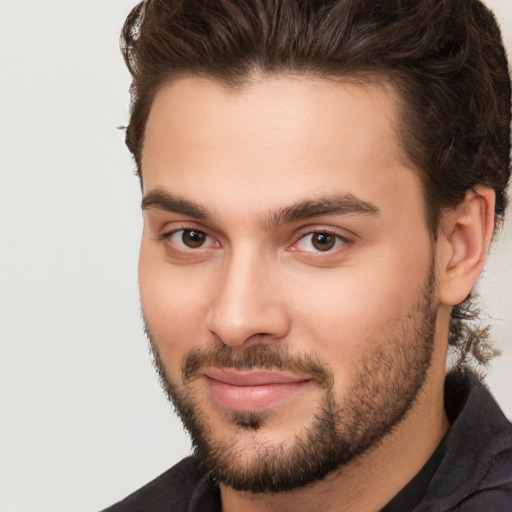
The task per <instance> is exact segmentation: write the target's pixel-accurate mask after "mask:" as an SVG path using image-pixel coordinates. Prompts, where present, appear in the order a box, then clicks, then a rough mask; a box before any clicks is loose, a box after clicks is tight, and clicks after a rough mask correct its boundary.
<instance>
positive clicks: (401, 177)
mask: <svg viewBox="0 0 512 512" xmlns="http://www.w3.org/2000/svg"><path fill="white" fill-rule="evenodd" d="M396 107H397V98H396V94H395V92H394V90H393V89H392V88H391V87H390V86H389V85H387V84H377V83H373V84H365V85H360V84H354V83H348V82H347V83H340V82H333V81H327V80H324V79H317V78H311V77H304V76H283V77H272V78H261V79H258V80H254V81H253V82H250V83H248V84H246V85H245V86H243V87H241V88H239V89H232V88H227V87H225V86H223V85H222V84H220V83H218V82H215V81H213V80H207V79H198V78H183V79H179V80H176V81H173V82H171V83H169V84H167V85H166V86H164V87H163V88H162V89H161V90H160V91H159V93H158V94H157V96H156V98H155V100H154V103H153V106H152V109H151V112H150V115H149V118H148V122H147V126H146V137H145V142H144V150H143V153H142V173H143V181H144V189H145V192H147V191H151V190H155V189H163V190H167V191H169V192H172V193H178V194H179V195H184V196H186V197H187V198H191V199H193V200H195V201H197V202H199V203H200V204H205V205H206V206H208V205H209V204H210V205H211V206H212V209H214V210H215V208H217V207H219V206H220V205H222V208H223V209H227V208H228V205H230V204H232V203H235V202H239V203H240V204H241V203H244V204H245V205H246V207H247V208H249V206H254V208H255V209H258V208H259V209H264V208H265V209H272V208H279V207H281V206H283V203H284V202H293V201H297V200H303V199H305V198H307V197H308V196H309V197H313V198H314V196H315V195H319V196H325V195H326V194H327V195H329V194H333V193H340V192H341V193H350V194H353V195H356V196H357V197H359V198H361V199H362V200H369V201H373V200H375V199H378V198H379V196H382V198H386V197H387V200H388V201H390V202H393V201H396V200H397V199H398V198H399V197H400V195H401V194H403V193H404V190H408V189H410V192H411V193H412V195H414V196H415V199H416V201H417V200H418V198H419V196H420V189H421V183H420V182H419V178H418V175H417V173H416V172H415V171H414V170H412V169H411V168H410V165H409V164H408V163H407V161H406V159H405V157H404V155H403V152H402V148H401V145H400V143H399V140H398V137H397V131H396V125H397V122H396V117H397V116H396V111H397V108H396ZM397 188H398V189H399V190H397ZM214 203H216V204H214Z"/></svg>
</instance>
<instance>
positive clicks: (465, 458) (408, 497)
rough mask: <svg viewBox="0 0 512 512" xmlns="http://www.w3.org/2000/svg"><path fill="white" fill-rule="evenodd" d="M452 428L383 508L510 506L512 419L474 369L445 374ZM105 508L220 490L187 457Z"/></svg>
mask: <svg viewBox="0 0 512 512" xmlns="http://www.w3.org/2000/svg"><path fill="white" fill-rule="evenodd" d="M445 409H446V412H447V415H448V419H449V420H450V424H451V427H450V430H449V431H448V433H447V434H446V436H445V438H444V439H443V440H442V442H441V443H440V445H439V446H438V448H437V449H436V451H435V452H434V453H433V455H432V456H431V457H430V459H429V460H428V461H427V463H426V464H425V466H424V467H423V468H422V469H421V471H420V472H419V473H418V474H417V475H416V476H415V477H414V478H413V479H412V480H411V481H410V482H409V483H408V484H407V485H406V486H405V487H404V488H403V489H402V490H401V491H400V492H399V493H398V494H397V496H395V497H394V498H393V499H392V500H391V502H389V503H388V504H387V505H386V506H385V507H384V508H383V509H382V511H381V512H427V511H428V512H448V511H453V512H494V511H497V512H512V424H511V423H510V422H509V421H508V420H507V418H506V417H505V416H504V415H503V413H502V412H501V410H500V408H499V406H498V405H497V404H496V402H495V401H494V399H493V397H492V396H491V394H490V393H489V391H488V390H487V388H486V387H485V386H484V385H483V384H482V383H481V382H480V381H479V379H478V378H477V377H476V376H475V374H474V373H472V372H471V371H469V370H457V371H454V372H451V373H450V374H448V375H447V377H446V383H445ZM104 512H221V503H220V493H219V489H218V488H217V487H214V486H211V485H210V484H209V483H208V479H207V477H206V476H205V474H204V471H203V470H202V469H201V467H200V464H199V461H198V460H197V459H196V458H195V457H187V458H186V459H184V460H182V461H181V462H179V463H178V464H177V465H176V466H174V467H173V468H171V469H169V470H168V471H166V472H165V473H163V474H162V475H160V476H159V477H157V478H156V479H155V480H153V481H152V482H150V483H149V484H147V485H145V486H144V487H142V488H141V489H139V490H138V491H136V492H135V493H133V494H131V495H130V496H128V497H127V498H125V499H124V500H123V501H120V502H119V503H117V504H116V505H113V506H112V507H110V508H108V509H106V510H105V511H104Z"/></svg>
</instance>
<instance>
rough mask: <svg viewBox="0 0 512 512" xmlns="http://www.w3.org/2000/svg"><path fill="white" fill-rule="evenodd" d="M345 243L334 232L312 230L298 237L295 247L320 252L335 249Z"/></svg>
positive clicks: (304, 250) (299, 249)
mask: <svg viewBox="0 0 512 512" xmlns="http://www.w3.org/2000/svg"><path fill="white" fill-rule="evenodd" d="M345 243H346V240H345V239H344V238H343V237H342V236H341V235H337V234H336V233H329V232H328V231H314V232H312V233H308V234H307V235H304V236H303V237H301V238H300V240H299V241H298V242H297V244H296V245H295V249H296V250H298V251H302V252H311V253H315V252H316V253H320V252H329V251H331V250H333V249H337V248H338V247H341V246H342V245H343V244H345Z"/></svg>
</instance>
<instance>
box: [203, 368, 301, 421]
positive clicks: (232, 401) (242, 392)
mask: <svg viewBox="0 0 512 512" xmlns="http://www.w3.org/2000/svg"><path fill="white" fill-rule="evenodd" d="M203 373H204V375H205V377H206V379H207V382H208V387H209V390H210V393H211V396H212V398H213V399H214V400H215V401H216V402H217V403H218V404H219V405H221V406H223V407H225V408H227V409H232V410H237V411H247V412H249V411H250V412H260V411H263V410H265V409H268V408H269V407H272V406H274V405H276V404H277V403H278V402H281V401H283V400H286V399H287V398H290V397H291V396H293V395H295V394H296V393H298V392H299V391H301V390H303V388H304V387H305V386H307V385H308V384H310V383H311V378H308V377H300V376H299V377H297V376H293V375H287V374H285V373H282V372H268V371H261V370H251V371H245V372H241V371H237V370H232V369H229V368H209V369H207V370H206V371H204V372H203Z"/></svg>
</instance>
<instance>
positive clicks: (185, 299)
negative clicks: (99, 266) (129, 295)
mask: <svg viewBox="0 0 512 512" xmlns="http://www.w3.org/2000/svg"><path fill="white" fill-rule="evenodd" d="M204 284H205V283H204V280H203V279H201V278H200V275H198V273H191V272H183V271H182V269H180V268H179V267H173V266H172V265H169V264H166V263H165V261H162V258H161V256H159V257H155V256H154V255H153V254H152V253H151V251H150V250H147V249H146V248H145V247H144V244H143V245H142V247H141V253H140V259H139V289H140V298H141V306H142V311H143V314H144V318H145V320H146V322H147V324H148V327H149V329H150V331H151V335H152V337H153V341H154V343H155V344H156V346H157V349H158V351H159V354H160V357H161V358H162V360H163V361H164V364H165V366H166V368H167V369H168V371H171V372H174V371H176V368H178V367H179V365H180V364H181V361H182V359H183V356H184V355H185V354H186V353H187V352H188V351H189V350H190V349H191V348H192V347H193V346H197V345H200V344H201V341H202V339H204V337H205V332H204V331H203V330H202V329H201V326H202V325H204V322H201V319H202V318H204V317H205V315H206V311H207V306H206V303H205V297H206V293H205V290H204ZM171 365H172V366H174V367H176V368H170V366H171Z"/></svg>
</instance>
